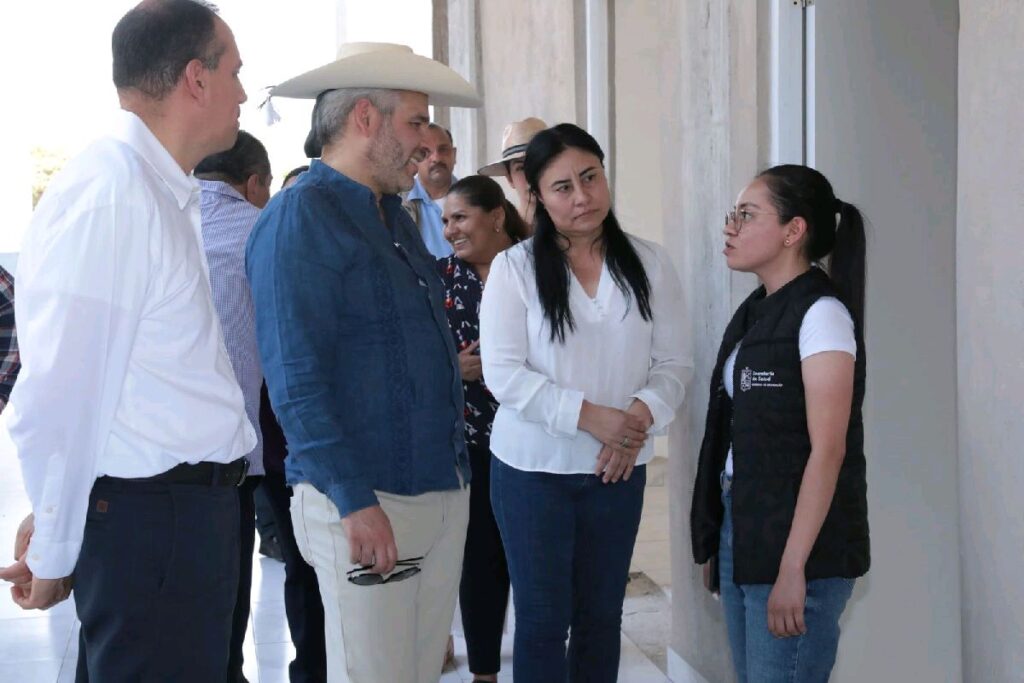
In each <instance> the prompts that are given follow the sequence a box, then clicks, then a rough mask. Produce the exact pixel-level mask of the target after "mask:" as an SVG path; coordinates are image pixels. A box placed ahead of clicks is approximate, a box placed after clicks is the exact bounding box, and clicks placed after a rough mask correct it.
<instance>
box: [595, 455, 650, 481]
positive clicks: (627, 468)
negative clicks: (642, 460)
mask: <svg viewBox="0 0 1024 683" xmlns="http://www.w3.org/2000/svg"><path fill="white" fill-rule="evenodd" d="M638 455H640V448H639V447H638V448H612V447H611V446H602V447H601V452H600V453H598V454H597V467H595V468H594V474H596V475H601V474H602V473H604V476H603V477H601V481H602V483H605V484H607V483H608V482H611V483H613V484H614V483H616V482H617V481H618V480H619V478H620V477H621V478H622V481H629V477H630V475H631V474H633V466H634V465H635V464H636V458H637V456H638Z"/></svg>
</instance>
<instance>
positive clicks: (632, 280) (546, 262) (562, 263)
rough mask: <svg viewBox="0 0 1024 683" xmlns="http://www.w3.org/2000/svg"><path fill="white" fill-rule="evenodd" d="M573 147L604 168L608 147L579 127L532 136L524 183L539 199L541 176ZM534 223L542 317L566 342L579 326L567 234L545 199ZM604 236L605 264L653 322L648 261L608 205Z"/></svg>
mask: <svg viewBox="0 0 1024 683" xmlns="http://www.w3.org/2000/svg"><path fill="white" fill-rule="evenodd" d="M569 148H575V149H579V150H582V151H584V152H588V153H590V154H593V155H594V156H596V157H597V158H598V160H600V161H601V164H602V166H603V165H604V151H603V150H602V149H601V146H600V145H599V144H597V140H595V139H594V138H593V137H592V136H591V135H590V134H589V133H587V131H585V130H583V129H582V128H580V127H579V126H575V125H573V124H571V123H560V124H558V125H557V126H554V127H552V128H548V129H547V130H542V131H541V132H539V133H537V134H536V135H535V136H534V137H533V139H532V140H530V144H529V146H528V147H527V148H526V159H525V161H524V163H523V172H524V173H525V174H526V182H527V183H528V184H529V186H530V192H531V193H532V194H533V195H535V196H536V197H538V198H539V197H540V176H541V174H542V173H543V172H544V170H545V169H546V168H547V167H548V166H549V165H550V164H551V162H552V161H554V159H555V157H557V156H558V155H559V154H561V153H562V152H564V151H565V150H567V149H569ZM533 225H534V233H533V267H534V272H535V273H536V279H537V294H538V296H539V297H540V303H541V307H542V308H543V309H544V317H545V318H547V320H548V324H549V325H550V326H551V341H556V340H557V341H559V342H562V343H565V331H566V328H568V329H569V331H570V332H571V331H572V330H574V329H575V328H576V324H575V321H574V320H573V317H572V311H571V310H570V309H569V259H568V257H567V256H566V247H565V246H564V244H563V241H564V238H562V237H561V236H560V235H559V233H558V230H557V229H556V228H555V224H554V222H553V221H552V220H551V215H550V214H549V213H548V211H547V208H546V207H545V206H544V203H543V202H541V201H538V202H537V207H536V209H535V211H534V214H533ZM600 239H601V242H602V244H601V246H602V247H603V249H604V258H605V263H606V264H607V266H608V272H609V273H611V276H612V279H613V280H614V281H615V284H616V285H617V286H618V288H619V289H620V290H621V291H622V293H623V294H624V295H625V297H626V300H627V302H631V301H632V300H633V299H634V298H635V299H636V303H637V306H638V307H639V308H640V315H641V316H642V317H643V319H644V320H650V319H651V283H650V280H648V279H647V271H646V270H644V264H643V262H642V261H641V260H640V256H639V255H638V254H637V253H636V249H634V248H633V245H632V243H630V241H629V237H627V236H626V233H625V232H623V230H622V226H620V225H619V221H618V220H617V219H616V218H615V213H614V212H613V211H611V210H610V209H609V211H608V216H607V217H606V218H605V219H604V230H603V231H602V234H601V238H600Z"/></svg>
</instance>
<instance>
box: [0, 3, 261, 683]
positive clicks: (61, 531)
mask: <svg viewBox="0 0 1024 683" xmlns="http://www.w3.org/2000/svg"><path fill="white" fill-rule="evenodd" d="M112 44H113V67H114V68H113V75H114V84H115V86H117V92H118V96H119V99H120V103H121V108H122V109H123V110H124V111H122V112H119V115H118V116H117V118H116V120H115V122H114V125H113V128H112V131H111V133H110V134H109V135H108V136H106V137H104V138H101V139H100V140H98V141H97V142H95V143H94V144H92V145H91V146H90V147H89V148H88V149H86V151H85V152H83V153H82V154H81V155H79V156H78V157H77V158H76V159H74V160H73V161H72V162H71V163H70V164H68V166H67V168H66V169H65V170H64V171H63V172H62V173H61V174H60V175H59V176H58V177H56V178H55V179H54V180H53V182H52V184H51V185H50V187H49V189H48V190H47V192H46V194H45V195H44V197H43V199H42V201H41V202H40V204H39V206H38V208H37V210H36V212H35V215H34V217H33V220H32V224H31V227H30V229H29V231H28V233H27V235H26V239H25V244H24V247H23V250H22V253H21V257H20V259H19V264H18V299H17V302H16V304H15V315H16V319H17V325H18V333H19V338H20V341H21V353H22V372H21V375H20V377H19V382H18V384H17V386H16V388H15V390H14V393H13V395H12V399H11V408H12V409H13V411H14V415H13V416H12V419H11V420H10V432H11V437H12V439H13V441H14V443H15V445H16V446H17V449H18V456H19V458H20V460H21V465H22V473H23V476H24V481H25V486H26V489H27V492H28V496H29V498H30V500H31V503H32V510H33V516H32V517H30V518H29V519H26V521H25V523H24V524H23V525H22V529H21V530H20V531H19V534H18V538H17V539H16V547H15V555H16V563H15V564H14V565H12V566H10V567H7V568H5V569H4V570H2V573H0V578H5V579H7V580H9V581H12V582H13V583H15V586H14V588H13V589H12V595H13V598H14V601H15V602H16V603H17V604H18V605H20V606H21V607H23V608H25V609H46V608H48V607H50V606H52V605H54V604H56V603H57V602H59V601H60V600H62V599H64V598H66V597H67V595H68V591H69V589H70V588H71V579H72V575H73V582H74V592H75V601H76V608H77V612H78V616H79V619H80V620H81V622H82V630H81V638H80V646H79V662H78V665H79V666H78V680H79V681H82V680H90V679H91V680H93V681H101V682H103V683H107V682H108V681H157V680H161V681H213V680H224V678H225V674H226V671H227V656H228V638H229V636H230V631H231V615H232V610H233V608H234V604H235V595H236V590H237V582H238V553H239V529H238V515H239V511H238V494H237V492H236V489H235V486H236V485H238V484H239V483H241V482H242V481H243V480H244V478H245V473H246V461H245V459H244V458H243V456H244V455H245V454H246V453H248V452H250V451H252V449H253V448H254V446H255V445H256V435H255V432H254V430H253V427H252V425H251V424H250V422H249V420H248V419H247V418H246V414H245V408H244V405H243V400H242V393H241V390H240V389H239V386H238V382H237V381H236V380H235V377H234V374H233V372H232V369H231V364H230V362H229V359H228V354H227V352H226V350H225V346H224V341H223V338H222V333H221V327H220V324H219V323H218V320H217V313H216V310H215V309H214V305H213V302H212V300H211V295H210V282H209V276H208V268H207V264H206V260H205V258H204V255H203V249H202V242H201V235H200V222H199V197H200V195H199V189H198V186H197V184H196V181H195V180H194V179H193V178H192V177H191V176H190V173H191V171H192V169H193V167H194V166H195V165H196V164H197V163H198V162H199V161H200V160H201V159H203V158H204V157H206V156H207V155H209V154H211V153H214V152H217V151H220V150H224V149H228V148H229V147H231V146H232V144H233V143H234V141H235V137H236V136H237V134H238V115H239V105H240V104H241V103H242V102H244V101H245V92H244V90H243V88H242V85H241V83H240V82H239V80H238V71H239V69H240V68H241V60H240V58H239V55H238V48H237V47H236V45H235V40H234V37H233V36H232V34H231V31H230V29H229V28H228V26H227V24H225V23H224V22H223V21H222V20H221V19H220V18H219V17H217V15H216V14H215V13H214V11H213V10H212V8H211V7H210V6H208V5H206V4H204V3H201V2H194V1H193V0H146V1H145V2H142V3H141V4H139V5H138V6H137V7H135V8H134V9H132V10H131V11H129V12H128V13H127V14H126V15H125V16H124V17H123V18H122V19H121V20H120V22H119V23H118V25H117V27H116V28H115V29H114V33H113V41H112Z"/></svg>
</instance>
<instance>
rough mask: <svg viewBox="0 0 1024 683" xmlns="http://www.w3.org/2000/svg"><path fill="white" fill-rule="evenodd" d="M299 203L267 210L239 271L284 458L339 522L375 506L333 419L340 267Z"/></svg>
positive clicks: (367, 477)
mask: <svg viewBox="0 0 1024 683" xmlns="http://www.w3.org/2000/svg"><path fill="white" fill-rule="evenodd" d="M304 212H305V209H303V207H302V206H301V205H300V203H299V202H295V201H292V202H282V205H280V206H277V207H273V208H268V210H266V211H264V213H263V214H262V215H261V217H260V219H259V221H258V222H257V223H256V226H255V228H254V229H253V232H252V236H251V237H250V239H249V244H248V246H247V250H246V271H247V274H248V277H249V283H250V286H251V288H252V297H253V305H254V307H255V310H256V336H257V341H258V344H259V351H260V360H261V363H262V365H263V372H264V376H265V378H266V382H267V389H268V392H269V394H270V401H271V404H272V405H273V408H274V412H275V414H276V415H277V418H278V420H279V422H280V424H281V428H282V430H283V431H284V434H285V437H286V438H287V440H288V458H289V460H294V461H295V465H296V469H297V470H298V471H301V472H302V474H303V477H304V479H305V480H307V481H308V482H309V483H310V484H311V485H312V486H313V487H314V488H316V489H317V490H319V491H321V492H322V493H324V494H325V495H326V496H327V497H328V498H330V499H331V501H332V502H333V503H334V504H335V506H337V508H338V512H339V514H340V515H341V516H342V517H344V516H347V515H348V514H350V513H352V512H355V511H357V510H360V509H363V508H366V507H370V506H373V505H377V504H378V500H377V496H376V494H375V493H374V491H373V486H372V483H371V481H372V480H371V477H370V474H369V473H368V472H364V471H362V468H361V466H360V462H359V459H358V458H355V457H352V455H353V454H351V453H349V452H347V449H346V447H345V442H346V438H345V428H344V425H343V421H342V420H341V419H339V416H338V415H337V414H336V412H335V411H336V405H337V402H336V400H335V398H334V396H335V387H334V378H335V377H336V373H335V369H336V368H335V358H336V357H337V355H338V353H339V352H340V351H339V344H340V343H341V341H342V340H341V339H340V338H339V334H338V324H339V323H338V321H339V320H340V318H341V315H340V312H339V311H338V310H337V309H338V306H339V304H338V301H337V300H336V299H335V298H334V297H332V296H331V292H337V291H339V290H340V289H341V287H342V286H343V283H342V282H341V280H342V269H343V268H344V267H345V264H344V263H338V262H326V258H325V257H324V255H323V251H322V250H320V249H318V248H317V242H316V239H317V232H316V226H317V217H316V216H305V215H303V214H304Z"/></svg>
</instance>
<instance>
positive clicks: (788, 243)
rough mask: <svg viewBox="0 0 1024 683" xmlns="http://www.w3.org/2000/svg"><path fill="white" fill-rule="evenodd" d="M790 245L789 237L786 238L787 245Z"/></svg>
mask: <svg viewBox="0 0 1024 683" xmlns="http://www.w3.org/2000/svg"><path fill="white" fill-rule="evenodd" d="M789 245H790V241H789V240H788V239H787V240H786V246H787V247H788V246H789Z"/></svg>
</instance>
